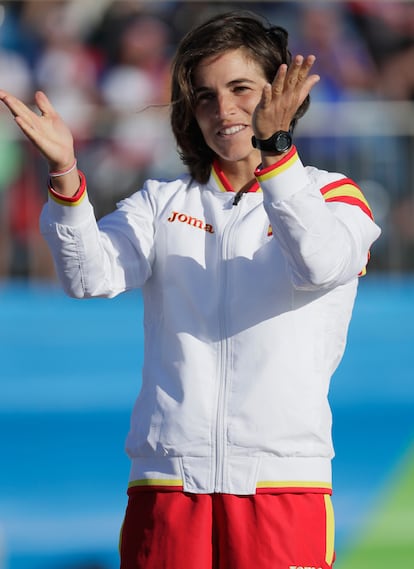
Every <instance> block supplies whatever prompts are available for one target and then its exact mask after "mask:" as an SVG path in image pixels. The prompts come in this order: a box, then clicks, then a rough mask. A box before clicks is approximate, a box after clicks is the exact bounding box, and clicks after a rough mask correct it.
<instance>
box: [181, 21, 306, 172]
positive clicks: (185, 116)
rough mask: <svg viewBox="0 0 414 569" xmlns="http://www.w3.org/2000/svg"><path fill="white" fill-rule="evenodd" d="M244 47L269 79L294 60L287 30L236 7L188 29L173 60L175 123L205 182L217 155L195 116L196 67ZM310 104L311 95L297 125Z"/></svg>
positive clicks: (186, 155) (187, 158) (193, 168)
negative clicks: (208, 144)
mask: <svg viewBox="0 0 414 569" xmlns="http://www.w3.org/2000/svg"><path fill="white" fill-rule="evenodd" d="M239 48H243V49H245V50H246V52H247V53H248V55H250V56H251V57H252V59H253V60H254V61H255V62H256V63H258V64H259V65H260V66H261V67H262V69H263V72H264V75H265V77H266V80H267V81H268V82H269V83H271V82H272V81H273V79H274V77H275V75H276V72H277V70H278V69H279V67H280V65H281V64H282V63H286V64H287V65H290V63H291V61H292V55H291V53H290V51H289V49H288V32H287V31H286V30H285V29H284V28H282V27H280V26H275V25H272V24H270V23H269V22H267V21H266V20H265V19H264V18H261V17H260V16H258V15H256V14H254V13H251V12H246V11H232V12H227V13H225V14H218V15H216V16H214V17H212V18H210V19H209V20H208V21H206V22H205V23H203V24H201V25H200V26H198V27H197V28H195V29H193V30H192V31H190V32H189V33H187V35H185V36H184V38H183V39H182V40H181V42H180V44H179V46H178V48H177V51H176V54H175V57H174V60H173V63H172V84H171V126H172V130H173V133H174V136H175V139H176V141H177V144H178V149H179V152H180V156H181V159H182V161H183V163H184V164H185V165H186V166H187V167H188V168H189V170H190V174H191V176H192V177H193V178H194V179H195V180H197V181H198V182H200V183H206V182H207V180H208V178H209V176H210V171H211V165H212V163H213V160H214V158H215V154H214V152H213V150H211V149H210V148H209V147H208V146H207V144H206V142H205V140H204V137H203V135H202V133H201V130H200V128H199V126H198V124H197V121H196V119H195V104H196V98H195V93H194V86H193V79H194V70H195V69H196V67H197V66H198V64H199V63H200V61H201V60H203V59H205V58H206V57H209V56H212V55H218V54H220V53H223V52H225V51H228V50H233V49H239ZM309 103H310V98H309V95H308V96H307V97H306V99H305V100H304V102H303V103H302V104H301V105H300V107H299V108H298V110H297V112H296V115H295V117H294V121H293V122H294V123H295V124H296V122H297V120H298V119H299V118H300V117H302V116H303V115H304V114H305V112H306V111H307V109H308V107H309Z"/></svg>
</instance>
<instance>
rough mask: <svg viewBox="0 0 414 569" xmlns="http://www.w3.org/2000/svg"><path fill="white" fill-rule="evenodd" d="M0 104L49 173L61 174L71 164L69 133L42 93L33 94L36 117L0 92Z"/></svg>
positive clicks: (72, 151) (72, 155)
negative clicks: (41, 155) (44, 159)
mask: <svg viewBox="0 0 414 569" xmlns="http://www.w3.org/2000/svg"><path fill="white" fill-rule="evenodd" d="M0 100H1V101H2V102H3V103H4V104H5V105H6V107H8V109H9V110H10V112H11V113H12V115H13V116H14V120H15V122H16V124H17V125H18V126H19V128H20V129H21V131H22V132H23V133H24V134H25V136H26V137H27V138H28V139H29V140H30V141H31V142H32V143H33V144H34V146H35V147H36V148H37V149H38V150H39V151H40V152H41V153H42V154H43V156H44V157H45V158H46V160H47V161H48V163H49V167H50V169H51V170H65V169H67V168H69V167H70V166H71V165H72V164H73V163H74V161H75V153H74V144H73V136H72V133H71V132H70V130H69V128H68V126H67V125H66V124H65V122H64V121H63V120H62V118H61V117H60V116H59V115H58V113H57V112H56V111H55V109H54V108H53V106H52V104H51V103H50V101H49V99H48V98H47V96H46V95H45V93H43V92H42V91H37V92H36V93H35V103H36V106H37V107H38V109H39V111H40V114H37V113H36V112H34V111H32V110H31V109H29V107H28V106H27V105H25V104H24V103H23V102H22V101H20V100H19V99H18V98H17V97H14V96H13V95H12V94H10V93H7V92H6V91H3V90H0Z"/></svg>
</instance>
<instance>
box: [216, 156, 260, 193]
mask: <svg viewBox="0 0 414 569" xmlns="http://www.w3.org/2000/svg"><path fill="white" fill-rule="evenodd" d="M209 185H210V186H212V187H213V188H214V189H215V190H217V191H219V192H233V193H235V189H234V188H233V186H232V185H231V184H230V182H229V181H228V179H227V177H226V175H225V174H224V172H223V170H222V169H221V168H220V165H219V163H218V161H217V160H215V161H214V162H213V165H212V167H211V174H210V181H209ZM261 191H262V190H261V188H260V186H259V183H258V182H257V181H256V180H255V181H254V182H253V183H252V185H251V186H250V188H249V189H248V190H247V192H249V193H250V192H261Z"/></svg>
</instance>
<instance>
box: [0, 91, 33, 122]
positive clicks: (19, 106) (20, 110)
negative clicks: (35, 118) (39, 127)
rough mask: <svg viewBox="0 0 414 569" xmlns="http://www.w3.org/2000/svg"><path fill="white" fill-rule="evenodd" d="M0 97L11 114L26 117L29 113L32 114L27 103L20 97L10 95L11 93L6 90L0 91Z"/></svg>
mask: <svg viewBox="0 0 414 569" xmlns="http://www.w3.org/2000/svg"><path fill="white" fill-rule="evenodd" d="M0 99H1V100H2V101H3V103H4V104H5V105H6V107H7V108H8V109H9V110H10V112H11V113H12V115H13V116H15V117H17V116H23V117H28V116H30V115H31V114H34V113H33V112H32V111H31V110H30V109H29V107H27V105H25V104H24V103H23V102H22V101H21V100H20V99H18V98H17V97H15V96H14V95H12V94H11V93H7V92H6V91H1V92H0Z"/></svg>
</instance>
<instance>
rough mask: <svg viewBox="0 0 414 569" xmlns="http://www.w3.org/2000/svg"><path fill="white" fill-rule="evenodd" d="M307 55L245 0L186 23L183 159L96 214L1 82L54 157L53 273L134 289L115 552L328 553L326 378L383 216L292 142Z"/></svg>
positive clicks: (308, 83) (316, 558)
mask: <svg viewBox="0 0 414 569" xmlns="http://www.w3.org/2000/svg"><path fill="white" fill-rule="evenodd" d="M314 60H315V58H314V57H313V56H312V55H310V56H307V57H303V56H301V55H298V56H296V57H294V58H293V59H292V58H291V55H290V53H289V51H288V47H287V33H286V32H285V31H284V30H283V29H281V28H278V27H273V26H269V25H267V24H266V23H263V22H262V21H261V20H260V18H258V17H256V16H254V15H251V14H246V13H228V14H225V15H219V16H217V17H214V18H212V19H211V20H210V21H208V22H206V23H205V24H203V25H201V26H199V27H198V28H197V29H195V30H194V31H192V32H190V33H189V34H188V35H187V36H186V37H185V38H184V39H183V40H182V42H181V44H180V45H179V47H178V50H177V54H176V57H175V60H174V64H173V71H172V101H171V123H172V128H173V131H174V134H175V136H176V139H177V143H178V146H179V150H180V153H181V156H182V159H183V161H184V163H185V164H186V165H187V166H188V168H189V174H188V175H184V176H182V177H180V178H179V179H177V180H174V181H171V182H161V181H157V180H149V181H147V183H146V184H145V185H144V187H143V188H142V190H141V191H139V192H137V193H135V194H133V195H132V196H131V197H130V198H128V199H126V200H124V201H123V202H121V203H120V204H119V205H118V207H117V209H116V211H114V212H113V213H111V214H109V215H108V216H106V217H104V218H103V219H101V220H100V222H99V224H97V223H96V221H95V217H94V215H93V210H92V206H91V205H90V202H89V200H88V197H87V193H86V182H85V179H84V176H83V174H82V173H81V172H78V170H77V168H76V160H75V154H74V149H73V141H72V137H71V135H70V133H69V131H68V129H67V128H66V126H65V125H64V123H63V122H62V120H61V119H60V118H59V116H58V115H57V114H56V113H55V111H54V109H53V108H52V106H51V104H50V103H49V101H48V99H47V98H46V96H45V95H44V94H43V93H37V94H36V102H37V105H38V107H39V109H40V111H41V116H40V117H39V116H37V115H36V114H34V113H32V112H31V111H29V109H27V108H26V107H25V106H24V105H23V104H22V103H21V102H20V101H18V100H17V99H15V98H14V97H12V96H11V95H9V94H7V93H4V92H1V93H0V97H1V99H2V100H3V102H4V103H5V104H6V105H7V106H8V107H9V108H10V110H11V112H12V113H13V114H14V115H15V117H16V122H17V123H18V125H19V126H20V128H21V129H22V130H23V132H24V133H25V134H26V135H27V137H28V138H29V139H31V140H32V141H33V143H34V144H35V145H36V146H37V147H38V148H39V149H40V151H41V152H42V153H43V154H44V156H45V157H46V159H47V160H48V162H49V165H50V170H51V172H50V180H51V182H50V187H49V201H48V204H47V205H46V206H45V208H44V210H43V214H42V217H41V228H42V232H43V234H44V236H45V238H46V239H47V241H48V243H49V246H50V248H51V251H52V253H53V255H54V259H55V263H56V267H57V271H58V274H59V277H60V279H61V282H62V284H63V286H64V288H65V290H66V291H67V292H68V294H70V295H72V296H75V297H79V298H86V297H92V296H106V297H112V296H114V295H117V294H119V293H121V292H123V291H125V290H128V289H131V288H137V287H140V288H141V289H142V292H143V298H144V304H145V322H144V326H145V362H144V369H143V379H142V389H141V392H140V394H139V397H138V399H137V401H136V404H135V408H134V411H133V415H132V420H131V429H130V432H129V434H128V438H127V445H126V446H127V452H128V454H129V456H130V457H131V461H132V465H131V475H130V484H129V490H128V494H129V503H128V507H127V512H126V517H125V523H124V526H123V531H122V540H121V567H122V568H123V569H132V568H134V569H137V568H139V569H160V568H166V569H183V568H184V569H185V568H194V569H210V568H212V567H214V568H223V569H224V568H226V569H229V568H237V569H247V568H249V569H250V568H251V567H252V566H254V567H255V568H256V569H269V568H270V567H275V568H277V569H285V568H286V569H288V568H289V567H290V568H294V567H299V566H300V567H305V566H306V567H315V568H323V569H326V568H328V567H331V566H332V564H333V560H334V537H333V512H332V506H331V502H330V494H331V458H332V456H333V449H332V442H331V432H330V431H331V413H330V409H329V404H328V400H327V394H328V389H329V381H330V378H331V375H332V373H333V372H334V370H335V369H336V367H337V365H338V363H339V361H340V359H341V357H342V354H343V350H344V346H345V342H346V334H347V328H348V324H349V320H350V316H351V311H352V307H353V303H354V298H355V294H356V289H357V282H358V276H359V275H360V274H361V273H362V272H363V271H364V267H365V264H366V262H367V258H368V254H369V248H370V246H371V244H372V242H373V241H374V240H375V239H377V237H378V236H379V233H380V230H379V228H378V227H377V226H376V225H375V223H374V222H373V220H372V214H371V211H370V209H369V206H368V204H367V202H366V200H365V198H364V196H363V194H362V192H361V190H360V189H359V188H358V186H357V185H356V184H355V183H354V182H353V181H352V180H350V179H348V178H346V177H345V176H343V175H342V174H336V173H328V172H325V171H321V170H318V169H316V168H313V167H304V166H303V165H302V163H301V161H300V159H299V156H298V153H297V150H296V147H295V146H294V145H293V143H292V136H293V127H294V125H295V124H296V122H297V120H298V119H299V118H300V117H301V116H302V115H303V113H304V112H305V111H306V109H307V107H308V105H309V93H310V91H311V89H312V88H313V87H314V86H315V84H316V83H317V81H318V79H319V78H318V76H317V75H316V74H312V73H311V70H312V66H313V64H314ZM137 134H138V135H139V133H137ZM97 470H98V473H97V475H99V466H98V468H97Z"/></svg>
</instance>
